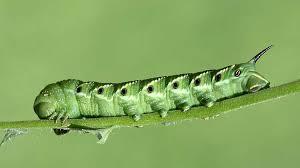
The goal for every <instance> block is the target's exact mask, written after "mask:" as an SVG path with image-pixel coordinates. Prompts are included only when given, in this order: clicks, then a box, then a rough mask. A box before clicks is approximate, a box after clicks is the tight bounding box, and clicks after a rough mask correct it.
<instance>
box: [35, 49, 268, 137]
mask: <svg viewBox="0 0 300 168" xmlns="http://www.w3.org/2000/svg"><path fill="white" fill-rule="evenodd" d="M271 47H272V46H269V47H267V48H265V49H264V50H262V51H261V52H259V53H258V54H257V55H256V56H254V57H253V58H252V59H251V60H250V61H248V62H246V63H241V64H234V65H230V66H227V67H225V68H222V69H218V70H207V71H203V72H197V73H187V74H180V75H173V76H163V77H156V78H152V79H145V80H136V81H130V82H124V83H98V82H82V81H80V80H74V79H70V80H64V81H60V82H57V83H53V84H50V85H48V86H46V87H45V88H44V89H43V90H42V91H41V92H40V94H39V95H38V96H37V98H36V99H35V102H34V111H35V113H36V114H37V115H38V117H39V118H40V119H55V120H56V121H58V120H63V121H65V120H67V119H68V118H83V117H84V118H89V117H104V116H105V117H110V116H124V115H128V116H132V118H133V119H134V120H136V121H137V120H139V119H140V118H141V116H142V114H144V113H152V112H158V113H159V114H160V116H161V117H166V116H167V114H168V111H170V110H174V109H180V110H182V111H188V110H189V109H190V108H191V107H193V106H207V107H210V106H212V105H213V104H214V103H215V102H217V101H221V100H223V99H226V98H230V97H235V96H238V95H242V94H247V93H251V92H257V91H259V90H261V89H264V88H267V87H269V85H270V82H269V81H268V80H266V79H265V78H264V77H263V76H262V75H260V74H259V73H258V72H257V71H256V68H255V64H256V62H257V61H258V60H259V58H260V57H261V56H262V55H263V54H264V53H265V52H266V51H267V50H269V49H270V48H271ZM57 134H60V133H59V132H57Z"/></svg>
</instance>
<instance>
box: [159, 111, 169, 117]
mask: <svg viewBox="0 0 300 168" xmlns="http://www.w3.org/2000/svg"><path fill="white" fill-rule="evenodd" d="M159 115H160V117H161V118H165V117H167V115H168V111H161V112H160V113H159Z"/></svg>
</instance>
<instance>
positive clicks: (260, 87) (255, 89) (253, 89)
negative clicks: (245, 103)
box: [250, 83, 270, 93]
mask: <svg viewBox="0 0 300 168" xmlns="http://www.w3.org/2000/svg"><path fill="white" fill-rule="evenodd" d="M269 87H270V83H269V84H267V85H266V86H264V87H262V86H261V85H254V86H252V87H251V88H250V92H252V93H254V92H257V91H259V90H262V89H267V88H269Z"/></svg>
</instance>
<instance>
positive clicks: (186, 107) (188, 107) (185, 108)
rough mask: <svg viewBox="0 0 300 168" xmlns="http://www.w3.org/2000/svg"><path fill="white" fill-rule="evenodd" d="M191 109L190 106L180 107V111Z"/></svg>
mask: <svg viewBox="0 0 300 168" xmlns="http://www.w3.org/2000/svg"><path fill="white" fill-rule="evenodd" d="M190 109H191V106H184V107H183V108H182V111H183V112H186V111H189V110H190Z"/></svg>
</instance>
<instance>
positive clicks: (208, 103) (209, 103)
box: [205, 101, 215, 107]
mask: <svg viewBox="0 0 300 168" xmlns="http://www.w3.org/2000/svg"><path fill="white" fill-rule="evenodd" d="M214 104H215V102H214V101H209V102H206V104H205V106H206V107H211V106H213V105H214Z"/></svg>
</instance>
